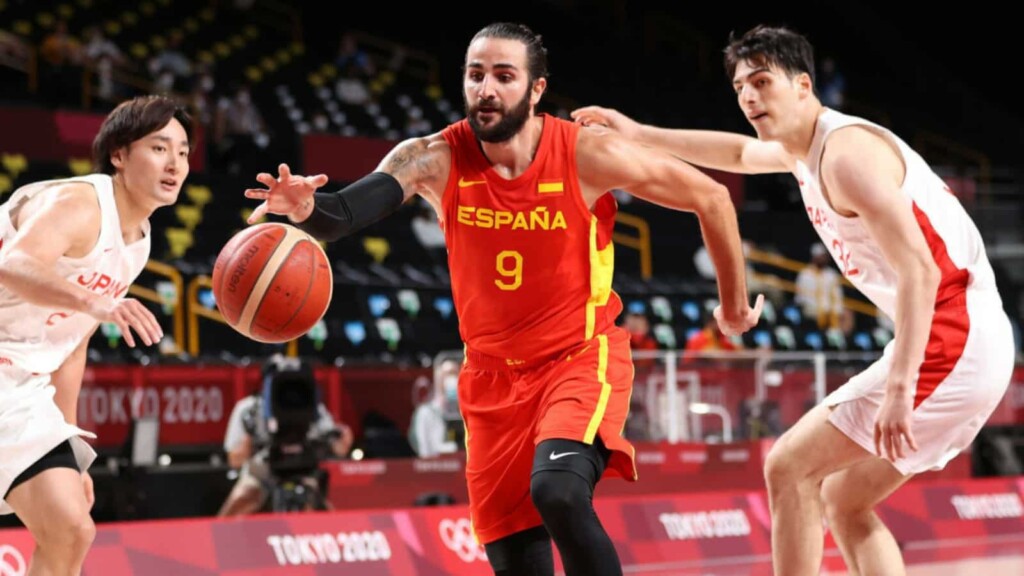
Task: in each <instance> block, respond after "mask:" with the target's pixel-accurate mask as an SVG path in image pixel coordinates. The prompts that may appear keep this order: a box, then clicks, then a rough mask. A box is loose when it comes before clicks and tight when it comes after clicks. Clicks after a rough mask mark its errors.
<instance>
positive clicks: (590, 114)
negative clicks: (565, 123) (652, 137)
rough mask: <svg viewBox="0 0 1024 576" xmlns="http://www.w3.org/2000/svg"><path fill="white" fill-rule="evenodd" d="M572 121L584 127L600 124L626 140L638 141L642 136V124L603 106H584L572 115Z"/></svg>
mask: <svg viewBox="0 0 1024 576" xmlns="http://www.w3.org/2000/svg"><path fill="white" fill-rule="evenodd" d="M570 116H572V119H573V120H575V121H576V122H578V123H580V124H583V125H584V126H590V125H591V124H599V125H602V126H607V127H608V128H611V129H612V130H615V131H616V132H618V133H619V134H620V135H621V136H623V137H624V138H628V139H630V140H636V139H637V138H638V137H639V136H640V124H639V123H638V122H637V121H636V120H633V119H632V118H630V117H629V116H626V115H625V114H623V113H622V112H619V111H618V110H615V109H612V108H602V107H601V106H584V107H583V108H577V109H575V110H573V111H572V113H571V114H570Z"/></svg>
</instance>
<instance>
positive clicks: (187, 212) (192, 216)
mask: <svg viewBox="0 0 1024 576" xmlns="http://www.w3.org/2000/svg"><path fill="white" fill-rule="evenodd" d="M174 213H175V214H176V215H177V216H178V222H181V223H182V224H184V225H185V228H187V229H188V230H189V231H192V230H195V229H196V226H198V225H199V223H200V222H202V221H203V210H202V209H201V208H199V207H198V206H189V205H188V204H178V205H177V206H175V207H174Z"/></svg>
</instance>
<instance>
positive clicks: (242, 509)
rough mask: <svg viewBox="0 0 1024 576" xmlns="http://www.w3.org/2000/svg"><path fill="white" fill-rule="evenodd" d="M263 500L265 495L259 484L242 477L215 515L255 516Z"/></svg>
mask: <svg viewBox="0 0 1024 576" xmlns="http://www.w3.org/2000/svg"><path fill="white" fill-rule="evenodd" d="M264 499H265V494H264V493H263V490H262V488H260V486H259V484H258V483H257V482H255V481H254V480H253V479H251V478H250V477H246V476H243V477H242V478H240V479H239V480H238V482H236V483H235V486H234V487H233V488H232V489H231V493H230V494H228V499H227V500H225V501H224V504H223V505H222V506H221V507H220V511H219V512H218V513H217V515H218V516H221V517H226V516H248V515H249V514H255V513H256V512H259V510H260V508H262V507H263V501H264Z"/></svg>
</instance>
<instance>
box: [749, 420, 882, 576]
mask: <svg viewBox="0 0 1024 576" xmlns="http://www.w3.org/2000/svg"><path fill="white" fill-rule="evenodd" d="M828 415H829V408H828V407H827V406H824V405H819V406H817V407H815V408H814V409H812V410H811V411H810V412H808V413H807V414H804V416H803V417H802V418H801V419H800V421H799V422H797V423H796V425H794V426H793V427H792V428H791V429H790V430H789V431H788V432H786V433H785V434H783V435H782V437H781V438H779V441H778V442H776V443H775V445H774V446H772V450H771V452H770V453H769V454H768V458H767V461H766V462H765V480H766V481H767V484H768V502H769V505H770V507H771V514H772V563H773V565H774V567H775V573H776V574H779V575H783V574H784V575H785V576H815V575H817V574H818V573H819V571H820V569H821V559H822V554H823V546H824V530H823V528H822V512H823V511H822V505H821V499H820V494H821V483H822V480H824V479H825V477H826V476H828V475H829V474H832V473H833V472H836V471H838V470H842V469H844V468H847V467H849V466H852V465H854V464H857V463H858V462H862V461H865V460H867V459H869V458H875V456H873V455H872V454H870V453H869V452H867V451H866V450H864V449H863V448H861V447H860V446H859V445H858V444H857V443H855V442H854V441H853V440H850V439H849V438H847V437H846V435H844V434H843V433H842V432H840V431H839V430H837V429H836V428H835V427H834V426H833V425H832V424H831V423H830V422H829V421H828Z"/></svg>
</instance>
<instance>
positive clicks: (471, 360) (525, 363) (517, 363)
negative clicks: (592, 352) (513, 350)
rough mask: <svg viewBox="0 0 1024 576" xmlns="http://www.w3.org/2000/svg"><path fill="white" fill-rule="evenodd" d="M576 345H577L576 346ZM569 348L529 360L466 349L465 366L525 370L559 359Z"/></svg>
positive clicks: (498, 369)
mask: <svg viewBox="0 0 1024 576" xmlns="http://www.w3.org/2000/svg"><path fill="white" fill-rule="evenodd" d="M577 347H578V346H577ZM570 350H571V349H568V350H559V351H558V352H555V353H553V354H548V355H545V356H538V357H536V358H531V359H529V360H520V359H517V358H502V357H500V356H491V355H490V354H484V353H483V352H478V351H476V350H471V349H469V348H467V349H466V366H467V367H469V368H474V369H477V370H491V371H504V370H526V369H529V368H536V367H537V366H541V365H543V364H547V363H548V362H551V361H553V360H559V359H561V358H564V357H565V356H566V354H568V353H569V351H570Z"/></svg>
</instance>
